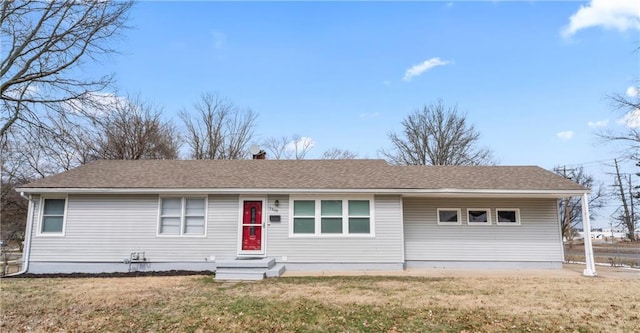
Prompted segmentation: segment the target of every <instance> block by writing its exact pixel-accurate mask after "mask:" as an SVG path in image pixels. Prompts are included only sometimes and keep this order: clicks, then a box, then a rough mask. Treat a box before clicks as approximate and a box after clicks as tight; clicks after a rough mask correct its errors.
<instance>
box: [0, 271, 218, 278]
mask: <svg viewBox="0 0 640 333" xmlns="http://www.w3.org/2000/svg"><path fill="white" fill-rule="evenodd" d="M188 275H213V272H212V271H184V270H172V271H158V272H150V271H144V272H112V273H53V274H33V273H26V274H21V275H16V276H3V277H2V278H3V279H9V278H11V279H22V278H26V279H37V278H110V277H138V276H188Z"/></svg>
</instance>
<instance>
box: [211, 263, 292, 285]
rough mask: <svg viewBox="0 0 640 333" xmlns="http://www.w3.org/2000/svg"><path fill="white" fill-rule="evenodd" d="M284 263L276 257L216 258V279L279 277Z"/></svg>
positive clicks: (234, 279) (235, 279)
mask: <svg viewBox="0 0 640 333" xmlns="http://www.w3.org/2000/svg"><path fill="white" fill-rule="evenodd" d="M284 271H285V267H284V264H276V260H275V259H274V258H233V259H218V260H216V277H215V280H216V281H238V280H240V281H258V280H262V279H264V278H265V277H269V278H271V277H279V276H280V275H282V273H284Z"/></svg>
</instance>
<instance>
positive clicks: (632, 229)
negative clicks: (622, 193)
mask: <svg viewBox="0 0 640 333" xmlns="http://www.w3.org/2000/svg"><path fill="white" fill-rule="evenodd" d="M633 198H634V196H633V186H631V175H629V203H630V205H629V206H631V207H630V208H631V215H630V216H629V222H630V223H629V227H630V228H629V238H630V239H631V241H632V242H633V241H634V240H635V239H636V237H635V236H636V212H635V209H634V206H635V205H634V202H633Z"/></svg>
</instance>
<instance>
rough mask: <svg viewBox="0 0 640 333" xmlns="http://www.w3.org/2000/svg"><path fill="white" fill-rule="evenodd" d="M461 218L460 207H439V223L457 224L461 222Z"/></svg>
mask: <svg viewBox="0 0 640 333" xmlns="http://www.w3.org/2000/svg"><path fill="white" fill-rule="evenodd" d="M461 220H462V213H461V211H460V208H438V224H440V225H456V224H461Z"/></svg>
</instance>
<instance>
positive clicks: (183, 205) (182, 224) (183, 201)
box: [156, 195, 209, 238]
mask: <svg viewBox="0 0 640 333" xmlns="http://www.w3.org/2000/svg"><path fill="white" fill-rule="evenodd" d="M162 199H180V234H178V235H170V234H163V233H161V232H160V228H161V223H162ZM187 199H204V231H203V233H202V234H186V233H185V232H184V228H185V223H186V217H187V215H186V213H187V211H186V210H187ZM208 216H209V196H202V195H162V196H159V197H158V219H157V223H156V237H187V238H205V237H207V229H208V228H207V226H208V224H209V223H208V222H209V221H208V220H209V219H208Z"/></svg>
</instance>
